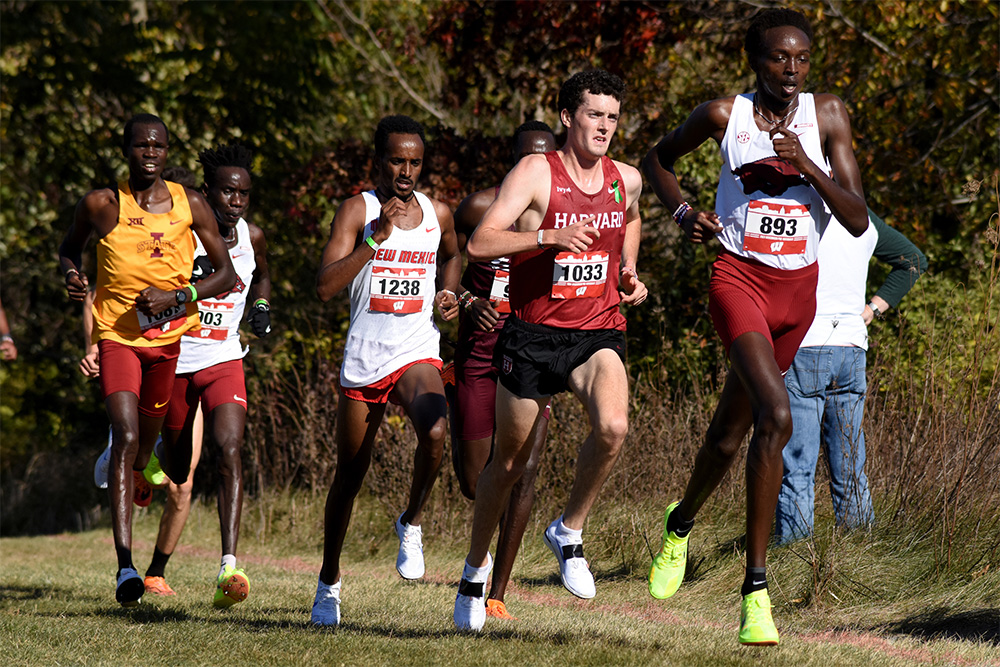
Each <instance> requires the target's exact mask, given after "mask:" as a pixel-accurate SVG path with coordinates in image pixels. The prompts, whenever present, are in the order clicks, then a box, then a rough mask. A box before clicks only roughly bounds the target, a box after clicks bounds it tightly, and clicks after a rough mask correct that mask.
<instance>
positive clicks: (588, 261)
mask: <svg viewBox="0 0 1000 667" xmlns="http://www.w3.org/2000/svg"><path fill="white" fill-rule="evenodd" d="M609 259H610V256H609V254H608V253H606V252H583V253H569V252H561V253H559V254H558V255H556V258H555V263H554V264H553V267H552V293H551V294H552V298H553V299H582V298H593V297H599V296H601V295H602V294H604V287H605V285H606V284H607V280H608V262H609Z"/></svg>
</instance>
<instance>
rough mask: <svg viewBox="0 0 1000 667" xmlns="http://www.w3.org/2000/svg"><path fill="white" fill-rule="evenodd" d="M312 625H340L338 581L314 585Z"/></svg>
mask: <svg viewBox="0 0 1000 667" xmlns="http://www.w3.org/2000/svg"><path fill="white" fill-rule="evenodd" d="M311 620H312V624H313V625H332V626H336V625H340V582H339V581H338V582H337V583H335V584H330V585H327V584H324V583H323V582H322V580H321V581H320V582H319V583H318V584H317V585H316V598H315V599H314V600H313V609H312V619H311Z"/></svg>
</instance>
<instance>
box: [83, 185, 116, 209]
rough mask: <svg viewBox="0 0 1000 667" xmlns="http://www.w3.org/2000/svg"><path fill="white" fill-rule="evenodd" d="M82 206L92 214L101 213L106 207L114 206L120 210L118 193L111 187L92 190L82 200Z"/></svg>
mask: <svg viewBox="0 0 1000 667" xmlns="http://www.w3.org/2000/svg"><path fill="white" fill-rule="evenodd" d="M80 205H81V207H82V208H83V209H84V210H85V211H86V212H87V213H88V214H91V215H94V214H99V213H101V212H102V211H103V210H104V209H106V208H110V207H113V208H114V209H115V211H116V212H117V211H118V193H117V192H115V191H114V190H112V189H111V188H98V189H97V190H91V191H90V192H88V193H87V194H85V195H84V196H83V199H81V200H80Z"/></svg>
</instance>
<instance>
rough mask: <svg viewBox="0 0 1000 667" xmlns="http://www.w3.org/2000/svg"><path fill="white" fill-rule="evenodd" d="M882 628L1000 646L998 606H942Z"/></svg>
mask: <svg viewBox="0 0 1000 667" xmlns="http://www.w3.org/2000/svg"><path fill="white" fill-rule="evenodd" d="M883 629H884V630H887V631H889V632H892V633H895V634H903V635H912V636H915V637H921V638H925V639H942V638H947V639H961V640H966V641H983V642H989V643H992V644H996V645H998V646H1000V609H973V610H971V611H960V612H953V611H951V610H950V609H948V608H947V607H941V608H938V609H932V610H930V611H926V612H924V613H922V614H916V615H914V616H910V617H909V618H905V619H903V620H902V621H899V622H898V623H893V624H890V625H886V626H883Z"/></svg>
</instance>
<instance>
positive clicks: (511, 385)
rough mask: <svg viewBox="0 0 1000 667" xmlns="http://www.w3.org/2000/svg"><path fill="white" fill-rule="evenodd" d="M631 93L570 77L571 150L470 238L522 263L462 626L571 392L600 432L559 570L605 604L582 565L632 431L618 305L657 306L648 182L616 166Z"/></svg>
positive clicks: (475, 611)
mask: <svg viewBox="0 0 1000 667" xmlns="http://www.w3.org/2000/svg"><path fill="white" fill-rule="evenodd" d="M624 94H625V84H624V83H623V82H622V80H621V79H620V78H618V77H617V76H615V75H613V74H610V73H608V72H605V71H603V70H591V71H588V72H581V73H578V74H575V75H573V76H572V77H570V78H569V79H568V80H567V81H566V82H565V83H564V84H563V86H562V89H561V90H560V91H559V106H558V109H559V118H560V121H561V122H562V124H563V125H564V126H565V127H566V131H567V134H566V142H565V143H564V144H563V146H562V148H560V149H559V150H557V151H553V152H551V153H546V154H544V155H528V156H526V157H524V158H523V159H522V160H521V161H520V162H518V163H517V165H516V166H515V167H514V169H513V170H512V171H511V172H510V173H509V174H508V175H507V177H506V178H505V179H504V182H503V185H502V186H501V188H500V193H499V195H498V197H497V200H496V201H495V202H494V203H493V205H492V206H491V207H490V209H489V211H487V213H486V217H485V218H484V219H483V221H482V222H481V223H480V225H479V227H478V229H476V232H475V234H473V236H472V238H471V239H470V240H469V245H468V252H469V258H470V260H472V261H486V260H490V259H494V258H497V257H503V256H509V257H510V258H511V260H510V264H511V266H510V302H511V310H512V314H511V315H510V317H508V319H507V323H506V325H505V326H504V328H503V331H502V332H501V334H500V338H499V340H498V341H497V345H496V352H495V356H494V360H495V363H496V364H497V368H498V369H499V370H500V377H499V379H500V385H501V386H499V387H498V388H497V407H496V410H497V433H496V441H495V444H494V450H493V458H492V459H491V461H490V463H489V464H487V466H486V469H485V470H483V472H482V474H481V475H480V477H479V484H478V486H477V488H476V502H475V513H474V517H473V525H472V539H471V545H470V549H469V554H468V556H467V557H466V561H465V568H464V570H463V573H462V580H461V582H460V584H459V588H458V595H457V596H456V597H455V612H454V621H455V625H456V627H458V628H459V629H461V630H475V631H478V630H480V629H482V627H483V624H484V623H485V620H486V608H485V595H484V593H485V586H486V579H487V578H488V576H489V573H490V570H491V568H492V565H493V561H492V558H491V557H490V554H489V545H490V541H491V540H492V539H493V533H494V531H495V530H496V527H497V523H498V522H499V520H500V515H501V513H502V512H503V510H504V508H505V507H506V505H507V500H508V498H509V496H510V492H511V488H512V487H513V486H514V484H515V482H517V480H518V479H519V478H520V477H521V474H522V472H523V470H524V468H525V464H526V462H527V460H528V458H529V456H530V455H531V452H532V444H533V443H534V442H535V441H536V439H537V433H538V429H539V428H540V427H541V426H542V424H544V419H543V418H542V412H543V410H544V409H545V406H546V405H547V404H548V402H549V398H550V397H551V396H552V395H553V394H556V393H558V392H561V391H565V390H567V389H570V390H572V391H573V393H574V394H576V396H577V398H579V399H580V401H581V402H582V403H583V405H584V407H585V408H586V410H587V413H588V415H589V417H590V423H591V429H592V430H591V432H590V434H589V435H588V436H587V438H586V440H585V441H584V442H583V444H582V446H581V447H580V454H579V460H578V462H577V470H576V479H575V480H574V483H573V488H572V491H571V492H570V497H569V502H568V503H567V505H566V508H565V509H564V511H563V514H562V516H561V517H559V518H557V519H556V520H555V521H553V522H552V524H551V525H550V526H549V527H548V528H547V529H546V530H545V535H544V540H545V543H546V544H547V545H548V546H549V548H550V549H552V552H553V553H554V554H555V556H556V558H557V559H558V561H559V568H560V575H561V579H562V582H563V585H564V586H565V587H566V588H567V589H568V590H569V591H570V592H571V593H573V594H574V595H576V596H577V597H581V598H592V597H594V594H595V589H594V577H593V575H592V574H591V573H590V569H589V567H588V565H587V561H586V560H585V559H584V557H583V542H582V532H583V525H584V522H585V521H586V519H587V514H588V513H589V512H590V508H591V507H592V506H593V504H594V502H595V501H596V499H597V495H598V493H599V492H600V489H601V486H602V485H603V484H604V481H605V480H606V479H607V476H608V474H609V473H610V471H611V468H612V466H613V465H614V463H615V461H616V459H617V458H618V453H619V451H620V450H621V446H622V443H623V442H624V440H625V434H626V432H627V431H628V376H627V374H626V371H625V364H624V359H625V335H624V330H625V318H624V317H623V316H622V314H621V313H620V312H619V303H622V302H624V303H628V304H637V303H641V302H642V301H643V300H644V299H645V297H646V287H645V286H644V285H643V284H642V282H640V281H639V279H638V276H637V275H636V272H635V263H636V255H637V254H638V249H639V236H640V232H641V221H640V218H639V204H638V199H639V194H640V192H641V190H642V179H641V177H640V175H639V172H638V170H636V169H635V168H633V167H629V166H627V165H625V164H622V163H620V162H616V161H614V160H611V159H610V158H608V157H607V156H606V153H607V151H608V145H609V144H610V142H611V138H612V137H613V136H614V133H615V130H616V129H617V127H618V119H619V114H620V109H621V102H622V99H623V97H624ZM512 226H513V229H511V227H512ZM619 291H621V292H622V293H621V294H620V293H619Z"/></svg>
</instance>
